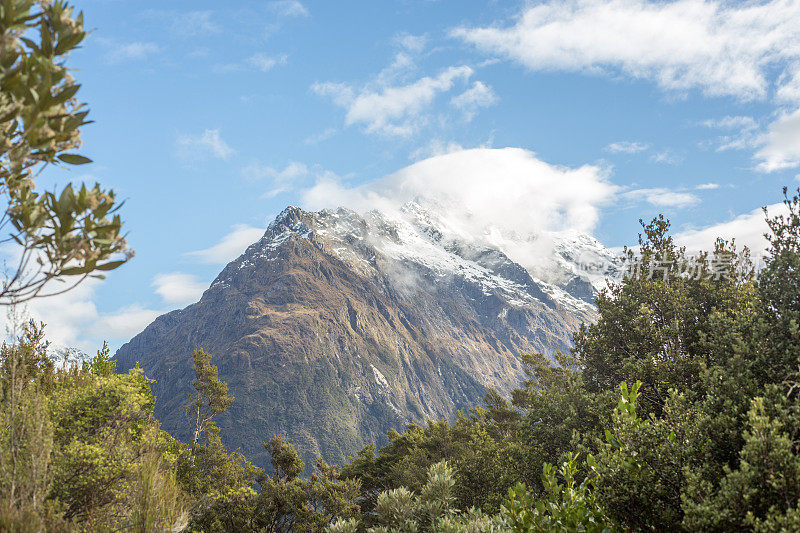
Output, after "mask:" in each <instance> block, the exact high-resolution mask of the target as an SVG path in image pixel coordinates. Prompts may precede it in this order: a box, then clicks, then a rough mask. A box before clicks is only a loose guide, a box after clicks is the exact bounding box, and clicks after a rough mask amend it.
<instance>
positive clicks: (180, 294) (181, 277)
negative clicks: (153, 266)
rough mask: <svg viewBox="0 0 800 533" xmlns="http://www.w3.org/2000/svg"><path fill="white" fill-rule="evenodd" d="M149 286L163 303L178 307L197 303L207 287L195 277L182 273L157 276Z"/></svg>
mask: <svg viewBox="0 0 800 533" xmlns="http://www.w3.org/2000/svg"><path fill="white" fill-rule="evenodd" d="M151 285H152V286H153V287H155V291H156V294H158V295H159V296H161V298H163V299H164V302H166V303H168V304H179V305H186V304H190V303H193V302H196V301H198V300H199V299H200V297H201V296H202V295H203V292H205V290H206V288H207V287H208V284H206V283H203V282H201V281H200V280H198V279H197V277H195V276H193V275H191V274H186V273H183V272H169V273H164V274H158V275H156V277H155V278H153V283H152V284H151Z"/></svg>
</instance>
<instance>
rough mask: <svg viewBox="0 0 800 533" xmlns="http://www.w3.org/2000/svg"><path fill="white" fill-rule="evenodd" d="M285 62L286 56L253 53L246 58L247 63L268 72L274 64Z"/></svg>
mask: <svg viewBox="0 0 800 533" xmlns="http://www.w3.org/2000/svg"><path fill="white" fill-rule="evenodd" d="M285 63H286V56H285V55H284V56H278V57H273V56H268V55H267V54H261V53H258V54H253V55H252V56H250V57H249V58H247V64H248V65H250V66H251V67H253V68H255V69H256V70H260V71H261V72H269V71H270V70H272V68H273V67H275V65H283V64H285Z"/></svg>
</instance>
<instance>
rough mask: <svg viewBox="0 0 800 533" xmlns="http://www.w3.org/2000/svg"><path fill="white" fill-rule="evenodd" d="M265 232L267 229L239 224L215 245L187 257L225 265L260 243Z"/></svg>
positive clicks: (202, 261)
mask: <svg viewBox="0 0 800 533" xmlns="http://www.w3.org/2000/svg"><path fill="white" fill-rule="evenodd" d="M264 231H266V228H257V227H254V226H249V225H247V224H237V225H235V226H233V228H232V229H231V231H230V233H228V234H227V235H225V236H224V237H222V239H220V241H219V242H218V243H216V244H215V245H213V246H211V247H209V248H205V249H203V250H197V251H195V252H189V253H187V254H186V255H187V256H189V257H195V258H197V260H198V261H200V262H201V263H208V264H213V265H225V264H227V263H230V262H231V261H233V260H234V259H236V258H237V257H239V256H240V255H241V254H242V252H244V251H245V249H246V248H247V247H248V246H250V245H251V244H253V243H254V242H256V241H258V240H259V239H260V238H261V236H262V235H263V234H264Z"/></svg>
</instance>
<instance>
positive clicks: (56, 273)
mask: <svg viewBox="0 0 800 533" xmlns="http://www.w3.org/2000/svg"><path fill="white" fill-rule="evenodd" d="M85 36H86V32H85V31H84V29H83V14H82V13H79V14H77V15H74V11H73V8H71V7H70V6H68V5H67V3H66V2H63V1H61V0H56V1H50V0H48V1H42V2H36V1H34V0H0V194H4V195H5V196H6V197H7V201H8V208H7V209H6V210H5V212H4V213H3V216H2V217H0V230H7V231H8V236H7V237H6V238H5V239H4V240H2V241H0V242H8V243H10V242H12V241H13V242H14V243H16V244H17V245H18V248H17V251H18V253H17V258H16V259H15V263H16V266H15V267H14V268H13V269H12V270H11V271H10V272H7V273H6V277H7V279H6V280H5V282H4V283H3V285H2V287H0V304H10V303H18V302H24V301H26V300H29V299H31V298H35V297H37V296H46V295H53V294H59V293H62V292H65V291H67V290H69V289H71V288H73V287H75V286H76V285H77V284H78V283H80V282H81V281H83V280H85V279H86V278H87V277H89V276H96V277H102V274H101V273H99V272H103V271H108V270H113V269H115V268H117V267H119V266H120V265H122V264H124V263H125V262H126V261H127V260H128V259H130V258H131V257H132V255H133V252H132V251H131V250H130V249H129V248H128V246H127V243H126V241H125V238H124V236H123V235H122V233H121V230H122V221H121V219H120V217H119V215H118V214H116V212H117V210H118V209H119V207H120V205H119V204H117V202H116V200H115V197H114V192H113V191H112V190H105V189H102V188H101V187H100V185H98V184H95V185H94V186H93V187H87V186H86V185H83V184H82V185H80V187H74V186H73V185H72V184H71V183H70V184H68V185H66V186H64V187H63V189H61V191H60V192H59V191H53V192H39V191H37V190H36V185H35V181H36V178H37V177H38V176H39V175H40V174H41V173H42V171H43V170H44V169H45V168H46V167H48V166H50V165H57V166H72V165H81V164H85V163H89V162H91V160H89V159H88V158H86V157H84V156H82V155H78V154H77V153H75V150H76V149H78V148H79V147H80V145H81V138H80V128H81V127H82V126H84V125H86V124H88V123H89V121H88V120H87V115H88V110H86V106H85V104H82V103H80V102H78V100H77V99H76V94H77V92H78V90H79V89H80V85H79V84H78V83H76V81H75V79H74V78H73V77H72V75H71V73H70V69H69V68H68V67H67V66H66V58H67V56H68V55H69V53H70V52H71V51H73V50H75V49H76V48H77V47H78V46H79V45H80V43H81V42H82V41H83V39H84V38H85ZM54 280H58V281H62V282H64V284H63V285H61V286H59V287H52V288H46V287H51V285H52V284H51V283H50V282H52V281H54Z"/></svg>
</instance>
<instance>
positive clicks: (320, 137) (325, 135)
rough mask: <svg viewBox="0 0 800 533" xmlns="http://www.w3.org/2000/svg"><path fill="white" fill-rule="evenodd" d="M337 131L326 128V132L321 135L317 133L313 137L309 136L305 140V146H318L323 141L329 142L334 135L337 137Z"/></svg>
mask: <svg viewBox="0 0 800 533" xmlns="http://www.w3.org/2000/svg"><path fill="white" fill-rule="evenodd" d="M336 132H337V129H336V128H326V129H325V130H324V131H321V132H319V133H315V134H313V135H309V136H308V137H306V138H305V140H303V142H304V143H305V144H318V143H321V142H322V141H327V140H328V139H330V138H331V137H333V136H334V135H336Z"/></svg>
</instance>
